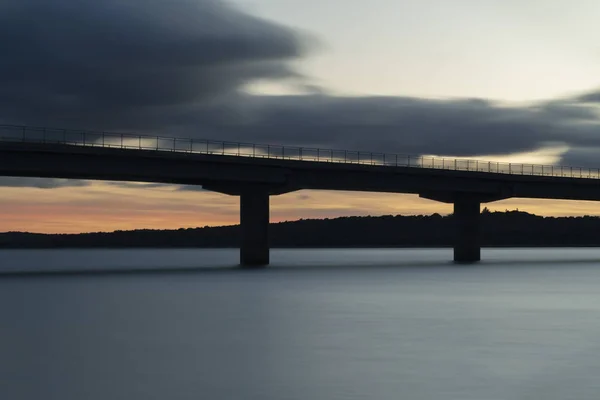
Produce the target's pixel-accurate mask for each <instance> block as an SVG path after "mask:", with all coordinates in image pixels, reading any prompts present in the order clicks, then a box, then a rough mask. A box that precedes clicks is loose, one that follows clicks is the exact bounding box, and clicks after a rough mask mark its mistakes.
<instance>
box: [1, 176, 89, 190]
mask: <svg viewBox="0 0 600 400" xmlns="http://www.w3.org/2000/svg"><path fill="white" fill-rule="evenodd" d="M88 185H89V182H87V181H80V180H75V179H47V178H19V177H0V187H33V188H39V189H56V188H61V187H82V186H88Z"/></svg>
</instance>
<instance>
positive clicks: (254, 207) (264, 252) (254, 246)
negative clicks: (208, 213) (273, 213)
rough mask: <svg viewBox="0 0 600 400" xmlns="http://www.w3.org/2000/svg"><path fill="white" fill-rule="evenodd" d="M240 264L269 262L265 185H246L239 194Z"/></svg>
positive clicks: (266, 192) (252, 265) (250, 264)
mask: <svg viewBox="0 0 600 400" xmlns="http://www.w3.org/2000/svg"><path fill="white" fill-rule="evenodd" d="M240 225H241V226H240V229H241V239H242V243H241V246H240V264H241V265H242V266H243V267H263V266H266V265H268V264H269V192H268V190H267V189H266V188H265V187H261V186H257V187H254V188H250V187H247V188H245V190H244V191H243V192H242V193H241V194H240Z"/></svg>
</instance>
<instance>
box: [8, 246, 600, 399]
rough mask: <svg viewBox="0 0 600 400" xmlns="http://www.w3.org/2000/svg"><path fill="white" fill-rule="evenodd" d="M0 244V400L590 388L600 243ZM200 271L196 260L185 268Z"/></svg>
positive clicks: (494, 395) (506, 393)
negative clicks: (469, 253)
mask: <svg viewBox="0 0 600 400" xmlns="http://www.w3.org/2000/svg"><path fill="white" fill-rule="evenodd" d="M483 256H484V258H485V259H486V261H485V262H484V263H482V264H481V265H478V266H468V267H466V266H455V265H452V264H450V263H448V262H447V260H449V259H450V258H451V251H450V250H297V251H296V250H276V251H274V252H273V261H274V267H272V268H271V269H269V270H265V271H250V272H248V271H239V270H235V269H231V268H229V267H231V266H233V265H234V264H235V263H236V260H237V252H235V251H233V250H215V251H206V250H183V251H182V250H142V251H137V250H135V251H133V250H132V251H130V250H125V251H86V250H82V251H63V250H53V251H45V250H43V251H2V252H0V266H1V267H0V268H1V269H2V270H3V271H11V270H71V269H77V268H82V269H88V270H94V269H123V268H127V269H152V268H157V269H158V268H171V269H180V270H179V271H173V272H168V273H157V272H146V273H135V274H104V275H99V274H88V275H56V276H43V275H34V276H29V277H15V276H5V277H0V317H1V320H0V399H7V400H8V399H10V400H18V399H45V400H46V399H56V400H71V399H73V400H87V399H98V400H107V399H123V400H137V399H140V400H142V399H143V400H146V399H161V400H162V399H175V400H179V399H194V400H196V399H211V400H212V399H214V400H217V399H257V400H259V399H260V400H263V399H277V400H284V399H302V400H306V399H411V400H418V399H456V400H467V399H473V400H488V399H511V400H512V399H536V400H537V399H545V400H548V399H557V400H558V399H560V400H565V399H578V400H580V399H594V400H597V399H598V396H599V393H600V380H598V377H599V376H600V249H552V250H511V249H505V250H487V251H484V253H483ZM197 266H201V267H203V268H200V269H199V270H197V271H188V272H186V271H182V270H181V269H182V268H190V267H197Z"/></svg>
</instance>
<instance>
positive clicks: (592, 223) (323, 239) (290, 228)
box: [0, 209, 600, 249]
mask: <svg viewBox="0 0 600 400" xmlns="http://www.w3.org/2000/svg"><path fill="white" fill-rule="evenodd" d="M239 228H240V227H239V225H232V226H220V227H203V228H181V229H172V230H150V229H140V230H131V231H115V232H110V233H108V232H106V233H99V232H97V233H81V234H36V233H19V232H9V233H1V234H0V249H228V248H230V249H231V248H238V247H239V243H240V233H241V232H240V229H239ZM269 230H270V245H271V248H273V249H307V248H312V249H353V248H356V249H375V248H379V249H407V248H425V249H432V248H450V247H452V246H453V244H454V242H455V235H456V230H455V228H454V219H453V216H452V215H446V216H442V215H440V214H433V215H413V216H401V215H396V216H394V215H384V216H378V217H371V216H367V217H340V218H333V219H301V220H298V221H291V222H279V223H272V224H271V225H270V227H269ZM480 243H481V246H482V247H487V248H511V247H512V248H555V247H564V248H586V247H600V217H596V216H585V217H541V216H537V215H533V214H529V213H526V212H521V211H506V212H489V211H486V210H485V209H484V211H483V212H482V214H481V234H480Z"/></svg>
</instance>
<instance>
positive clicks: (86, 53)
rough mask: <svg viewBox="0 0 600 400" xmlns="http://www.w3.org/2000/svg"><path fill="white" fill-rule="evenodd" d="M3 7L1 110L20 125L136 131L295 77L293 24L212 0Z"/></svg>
mask: <svg viewBox="0 0 600 400" xmlns="http://www.w3.org/2000/svg"><path fill="white" fill-rule="evenodd" d="M1 7H2V12H1V13H0V37H2V38H3V40H2V41H0V54H2V62H1V63H0V107H2V109H3V110H4V112H3V113H2V114H3V117H4V118H6V116H8V115H10V116H11V118H12V119H13V121H14V120H15V119H16V120H19V121H20V122H25V123H32V121H36V122H37V123H48V122H54V121H62V122H63V123H67V124H69V125H71V124H82V123H84V125H86V126H89V125H94V126H95V127H98V126H100V125H103V122H104V121H107V125H108V127H113V128H114V127H118V128H122V129H123V128H126V129H127V128H130V127H133V128H135V127H136V126H137V125H140V121H143V119H144V117H148V116H151V115H153V114H155V113H157V112H158V113H160V114H165V115H169V116H170V117H176V116H177V114H179V113H181V110H186V109H188V108H190V107H193V106H195V105H196V104H198V103H203V102H207V101H211V100H212V99H213V98H214V97H218V96H221V95H224V94H227V93H230V92H232V91H235V90H236V89H237V88H238V87H239V86H240V85H241V84H243V83H245V82H247V81H249V80H252V79H258V78H281V77H288V76H296V74H295V73H294V72H293V71H291V70H290V69H289V67H288V66H287V65H286V64H285V61H287V60H290V59H293V58H295V57H298V56H300V55H301V54H302V53H303V41H302V40H301V39H300V38H299V36H298V35H297V34H296V33H295V32H294V31H292V30H290V29H287V28H285V27H282V26H279V25H277V24H275V23H272V22H268V21H265V20H262V19H259V18H256V17H253V16H251V15H248V14H244V13H242V12H240V11H237V10H235V9H233V8H232V7H230V6H228V5H226V4H225V3H224V2H222V1H216V0H128V1H122V0H104V1H97V0H53V1H47V0H2V2H1ZM150 120H152V118H150ZM15 122H16V121H15ZM129 125H131V126H129Z"/></svg>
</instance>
